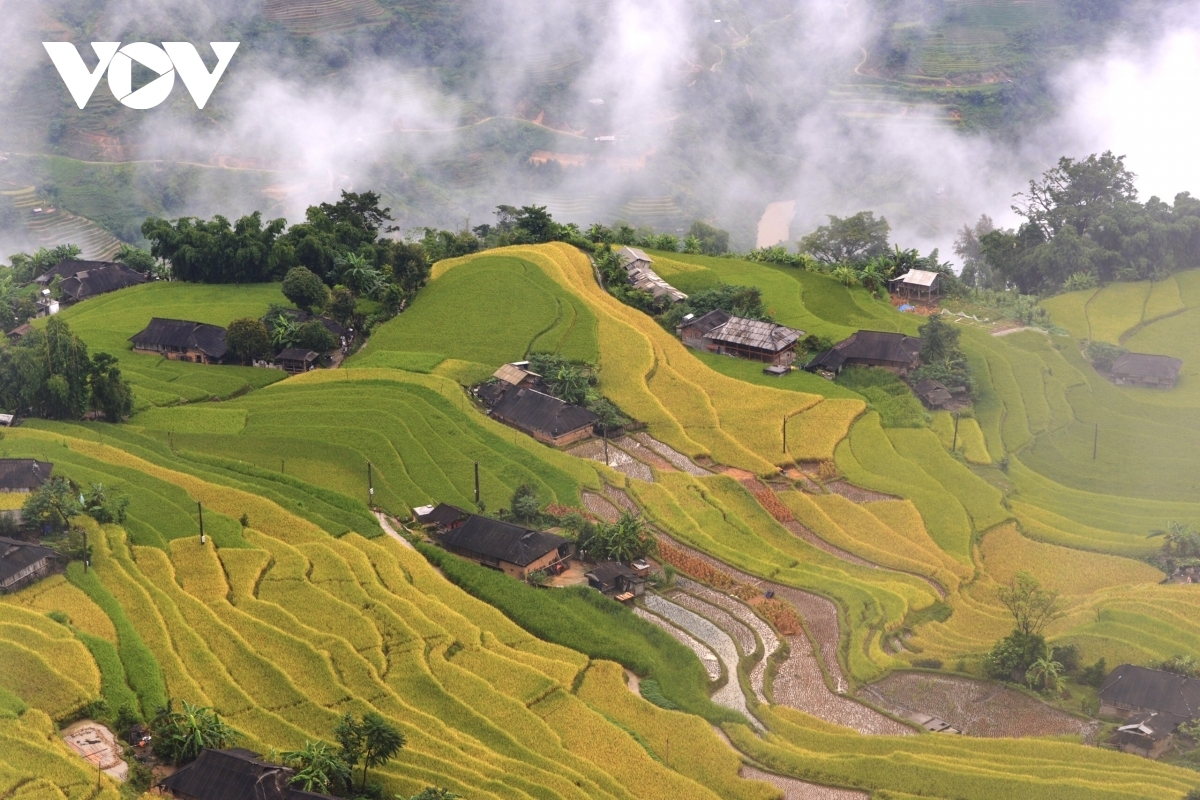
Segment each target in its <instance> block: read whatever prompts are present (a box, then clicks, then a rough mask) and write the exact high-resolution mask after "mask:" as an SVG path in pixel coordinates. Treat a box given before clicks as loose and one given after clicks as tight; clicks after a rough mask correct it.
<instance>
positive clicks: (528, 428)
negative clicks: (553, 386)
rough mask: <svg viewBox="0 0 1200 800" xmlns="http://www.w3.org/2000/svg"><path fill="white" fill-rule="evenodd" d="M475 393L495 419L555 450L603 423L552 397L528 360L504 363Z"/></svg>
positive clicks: (583, 411)
mask: <svg viewBox="0 0 1200 800" xmlns="http://www.w3.org/2000/svg"><path fill="white" fill-rule="evenodd" d="M473 391H474V394H475V396H476V397H478V398H479V400H480V402H482V403H483V404H484V405H485V406H486V407H487V409H488V415H489V416H491V417H492V419H495V420H498V421H500V422H503V423H504V424H505V425H508V426H510V427H513V428H516V429H517V430H519V431H521V432H522V433H525V434H527V435H529V436H532V437H533V438H534V439H537V440H538V441H539V442H542V443H544V444H549V445H553V446H555V447H562V446H564V445H568V444H572V443H574V442H578V441H580V440H581V439H586V438H588V437H589V436H591V435H592V434H593V432H594V431H595V428H596V425H597V424H598V423H599V421H600V417H598V416H597V415H596V414H594V413H593V412H591V411H589V410H587V409H586V408H584V407H582V406H577V405H574V404H572V403H567V402H564V401H562V400H560V399H558V398H557V397H555V396H554V395H552V394H550V392H549V389H548V387H547V386H546V384H545V381H544V380H543V379H542V376H541V375H538V374H537V373H536V372H533V371H532V370H530V369H529V362H528V361H514V362H512V363H511V364H505V365H504V366H502V367H500V369H498V370H496V371H495V373H493V374H492V380H490V381H488V382H486V383H482V384H480V385H479V386H476V387H475V388H474V390H473Z"/></svg>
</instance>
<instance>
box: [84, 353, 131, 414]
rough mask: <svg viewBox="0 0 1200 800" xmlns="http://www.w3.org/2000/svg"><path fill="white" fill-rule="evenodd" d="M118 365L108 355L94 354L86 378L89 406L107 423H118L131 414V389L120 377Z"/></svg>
mask: <svg viewBox="0 0 1200 800" xmlns="http://www.w3.org/2000/svg"><path fill="white" fill-rule="evenodd" d="M118 363H119V362H118V361H117V359H116V358H115V357H113V356H111V355H109V354H108V353H96V355H94V356H92V368H91V373H90V374H89V376H88V386H89V389H90V390H91V398H90V401H89V406H90V407H91V409H92V410H93V411H99V412H100V413H101V414H103V415H104V418H105V419H106V420H108V421H109V422H120V421H121V420H123V419H125V418H126V417H128V416H129V415H130V414H132V413H133V388H132V387H131V386H130V385H129V382H128V381H126V380H125V379H124V378H122V377H121V370H120V368H119V367H118Z"/></svg>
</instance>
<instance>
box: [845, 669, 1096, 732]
mask: <svg viewBox="0 0 1200 800" xmlns="http://www.w3.org/2000/svg"><path fill="white" fill-rule="evenodd" d="M862 693H863V695H864V696H866V697H867V698H869V699H870V700H872V701H873V702H875V703H877V704H878V705H880V706H882V707H884V708H887V709H889V710H891V711H892V712H893V713H895V714H896V715H897V716H908V715H909V714H914V713H925V714H932V715H934V716H936V717H940V718H942V719H944V720H946V721H947V722H949V723H950V724H951V725H953V726H954V727H956V728H958V729H959V730H961V731H962V732H963V733H965V734H967V735H969V736H986V737H1015V736H1060V735H1064V734H1066V735H1076V736H1084V737H1087V736H1089V735H1090V733H1091V732H1092V730H1093V729H1094V728H1095V727H1096V726H1097V725H1098V724H1099V723H1098V722H1095V721H1090V720H1085V719H1080V718H1078V717H1074V716H1072V715H1070V714H1068V713H1066V712H1065V711H1061V710H1059V709H1057V708H1054V707H1052V706H1049V705H1047V704H1046V703H1043V702H1041V701H1039V700H1037V699H1035V698H1033V697H1030V696H1029V695H1027V694H1024V693H1023V692H1019V691H1017V690H1015V689H1011V688H1009V687H1007V686H1001V685H999V684H995V683H988V682H987V681H977V680H972V679H971V678H964V677H961V676H958V675H937V674H933V673H928V672H894V673H892V674H891V675H889V676H887V677H886V678H884V679H883V680H881V681H879V682H878V683H874V684H872V685H871V686H868V687H866V688H865V689H864V690H863V692H862Z"/></svg>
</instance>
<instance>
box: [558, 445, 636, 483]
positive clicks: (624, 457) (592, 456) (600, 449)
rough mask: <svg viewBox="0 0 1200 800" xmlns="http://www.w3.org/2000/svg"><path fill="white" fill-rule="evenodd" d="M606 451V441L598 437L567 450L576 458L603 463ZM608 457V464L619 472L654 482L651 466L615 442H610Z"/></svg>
mask: <svg viewBox="0 0 1200 800" xmlns="http://www.w3.org/2000/svg"><path fill="white" fill-rule="evenodd" d="M604 451H605V448H604V442H602V441H598V440H596V439H589V440H588V441H586V442H584V443H583V444H577V445H575V446H574V447H572V448H570V449H569V450H567V452H568V453H570V454H571V455H573V456H575V457H576V458H586V459H589V460H591V461H598V462H600V463H601V464H604V463H605V452H604ZM607 457H608V462H607V464H608V466H609V467H612V468H613V469H615V470H616V471H617V472H620V473H622V474H623V475H628V476H629V477H631V478H637V479H638V480H640V481H647V482H649V483H653V482H654V473H653V472H652V471H651V470H650V467H648V466H646V464H644V463H643V462H641V461H638V460H637V459H636V458H634V457H633V456H631V455H629V453H626V452H625V451H624V450H622V449H621V448H619V447H617V445H616V444H615V443H613V442H609V443H608V454H607Z"/></svg>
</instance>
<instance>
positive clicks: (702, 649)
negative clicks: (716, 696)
mask: <svg viewBox="0 0 1200 800" xmlns="http://www.w3.org/2000/svg"><path fill="white" fill-rule="evenodd" d="M633 613H635V614H637V615H638V616H639V617H641V618H642V619H644V620H646V621H647V622H651V623H653V624H655V625H657V626H658V627H660V628H662V629H663V630H664V631H666V632H667V633H669V634H671V636H673V637H675V639H676V640H678V641H679V642H682V643H683V644H684V645H686V646H687V647H688V648H690V649H691V650H692V652H693V653H695V654H696V656H697V657H698V658H699V659H700V663H701V664H703V665H704V669H705V671H706V672H707V673H708V679H709V680H710V681H717V680H720V679H721V660H720V659H719V658H717V654H716V653H714V652H713V651H712V650H711V649H710V648H709V647H708V645H706V644H704V642H701V641H700V640H699V639H697V638H696V637H695V636H692V635H691V634H690V633H688V632H687V631H685V630H683V629H682V628H677V627H675V626H674V625H672V624H671V623H670V622H668V621H667V620H666V619H664V618H663V617H660V616H659V615H658V614H651V613H650V612H649V611H647V610H646V609H644V608H641V607H640V606H634V608H633Z"/></svg>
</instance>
